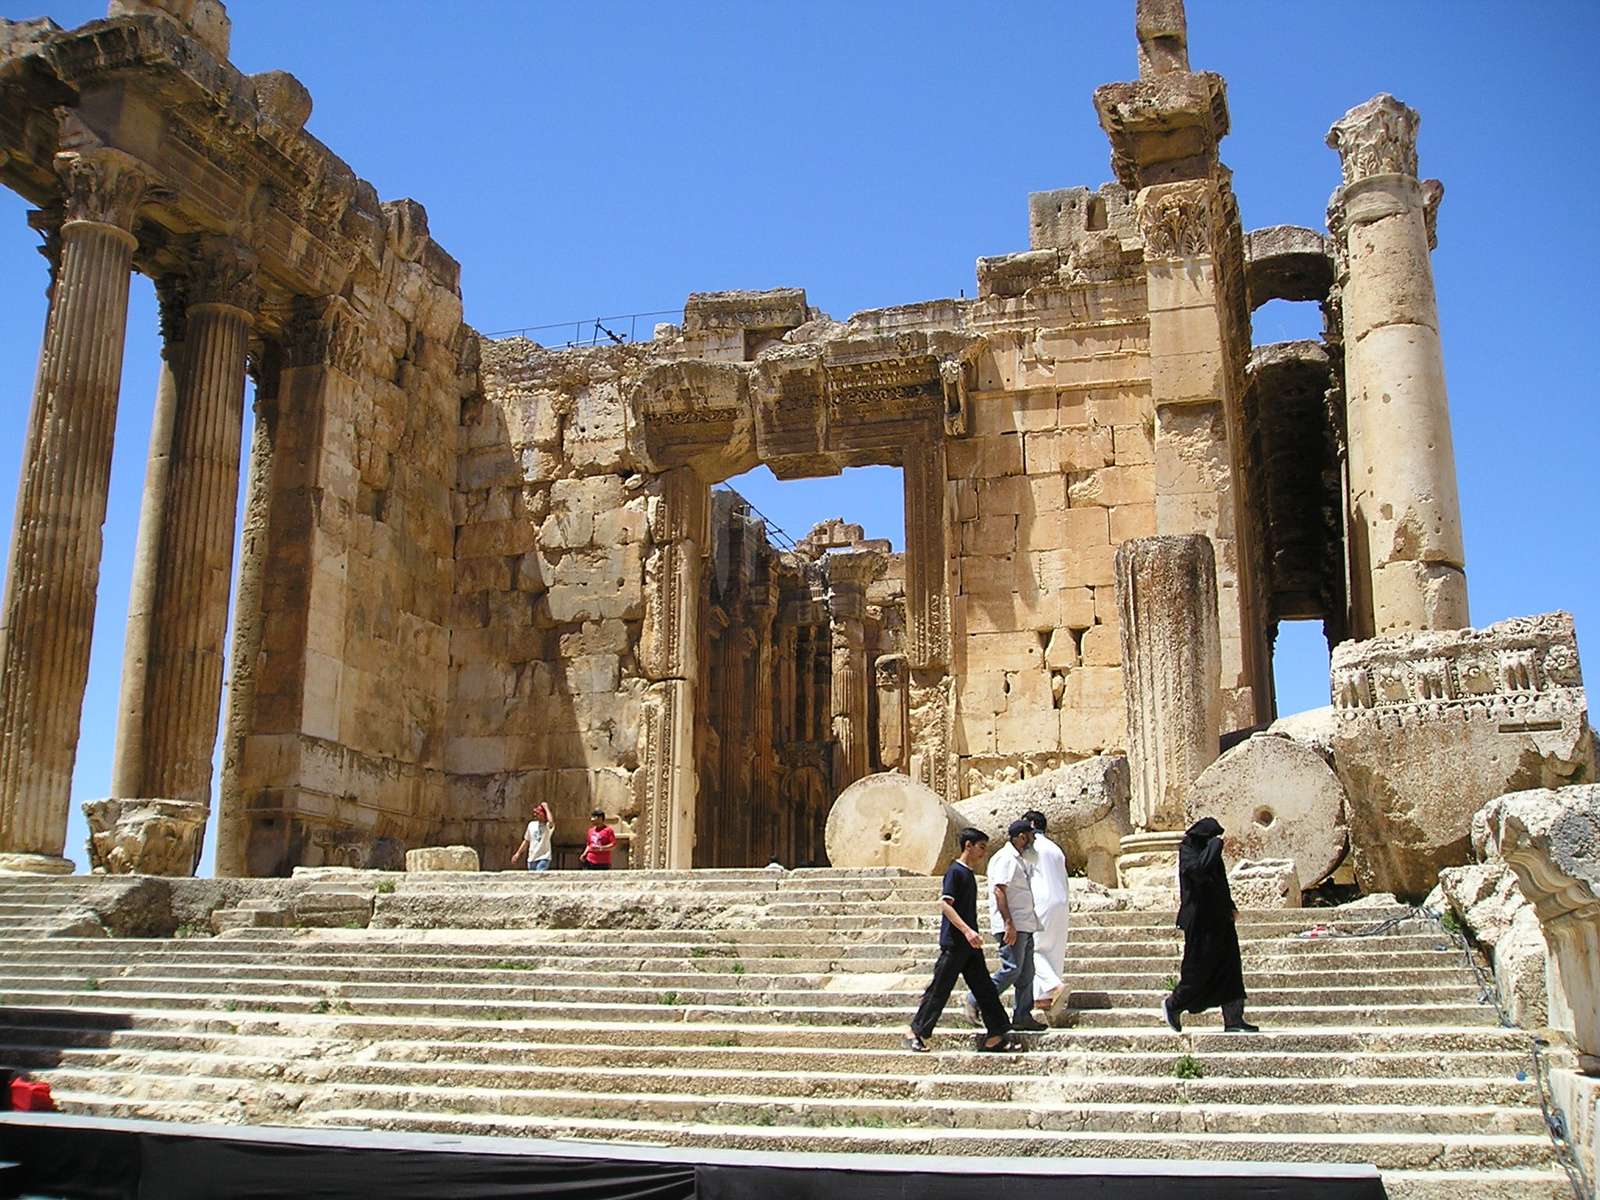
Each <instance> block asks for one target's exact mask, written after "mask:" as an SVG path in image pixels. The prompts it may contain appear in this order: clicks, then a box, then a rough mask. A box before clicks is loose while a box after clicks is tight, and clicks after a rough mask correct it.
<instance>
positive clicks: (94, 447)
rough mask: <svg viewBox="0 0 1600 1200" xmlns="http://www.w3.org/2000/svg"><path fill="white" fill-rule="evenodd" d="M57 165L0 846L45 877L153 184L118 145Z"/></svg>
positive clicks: (74, 729)
mask: <svg viewBox="0 0 1600 1200" xmlns="http://www.w3.org/2000/svg"><path fill="white" fill-rule="evenodd" d="M57 169H58V171H59V172H60V173H61V175H62V177H63V180H64V182H65V183H66V185H67V200H68V203H67V220H66V221H65V222H64V223H63V225H62V228H61V263H60V268H59V271H58V273H57V277H56V282H55V286H54V289H53V290H52V294H51V303H50V316H49V320H48V322H47V323H46V326H45V335H44V348H43V351H42V353H41V355H40V361H39V376H38V382H37V384H36V386H35V390H34V398H33V410H32V414H31V415H30V417H29V423H28V443H27V451H26V458H25V460H24V465H23V470H22V484H21V487H20V489H19V493H18V497H17V513H16V527H15V533H14V535H13V538H12V544H11V562H10V571H9V573H8V575H7V579H6V596H5V609H4V618H3V625H0V852H5V853H9V854H18V855H28V856H39V861H38V862H37V863H36V865H37V867H38V868H39V869H44V870H52V869H55V870H59V869H60V864H61V862H62V859H61V855H62V852H63V850H64V849H65V846H66V834H67V811H68V806H69V805H70V803H71V797H72V769H73V765H74V763H75V761H76V758H77V750H78V723H79V719H80V717H81V715H82V711H83V691H84V685H85V684H86V682H87V680H88V675H89V641H90V636H91V634H92V632H93V629H94V606H95V592H96V589H97V587H98V585H99V580H100V551H101V544H102V543H101V538H102V531H101V526H102V525H103V524H104V522H105V515H106V500H107V493H108V490H109V488H110V483H111V446H112V437H113V435H114V433H115V430H116V411H117V392H118V388H119V386H120V384H121V381H122V347H123V342H124V339H125V335H126V332H127V319H128V279H129V271H130V269H131V266H132V262H133V250H134V246H135V241H134V238H133V235H132V234H131V233H130V232H129V229H130V228H131V226H132V223H133V217H134V213H135V211H136V209H137V205H138V201H139V199H140V198H141V196H142V194H143V188H144V184H143V179H142V177H141V176H140V175H138V173H137V171H136V170H135V169H134V168H133V166H132V161H131V160H129V159H127V157H126V156H125V155H121V154H118V153H117V152H116V151H109V150H101V151H90V152H85V153H84V154H81V155H80V154H70V155H69V154H63V155H60V156H58V158H57ZM14 865H23V866H26V865H28V864H27V863H18V864H14Z"/></svg>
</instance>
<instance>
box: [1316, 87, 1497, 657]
mask: <svg viewBox="0 0 1600 1200" xmlns="http://www.w3.org/2000/svg"><path fill="white" fill-rule="evenodd" d="M1417 124H1418V118H1417V114H1416V113H1415V112H1414V111H1412V110H1411V109H1409V108H1407V107H1406V106H1405V105H1403V104H1401V103H1400V102H1399V101H1397V100H1395V99H1394V97H1392V96H1382V95H1380V96H1377V97H1374V98H1373V99H1372V100H1369V101H1368V102H1367V103H1366V104H1363V105H1361V106H1359V107H1358V108H1354V109H1352V110H1351V111H1350V112H1349V113H1347V114H1345V116H1344V118H1343V119H1342V120H1341V121H1339V122H1338V123H1337V124H1336V125H1335V126H1334V127H1333V129H1332V131H1331V132H1330V133H1329V134H1328V143H1329V145H1331V146H1333V147H1334V148H1335V149H1337V150H1338V151H1339V155H1340V159H1341V161H1342V163H1343V167H1344V186H1343V187H1342V188H1341V189H1340V191H1339V192H1338V193H1337V194H1336V196H1335V198H1334V203H1333V205H1332V207H1331V210H1330V224H1331V226H1332V227H1333V230H1334V235H1335V238H1336V241H1337V243H1338V246H1339V250H1340V258H1341V267H1342V271H1341V275H1342V279H1341V284H1342V293H1343V316H1344V345H1345V362H1346V407H1347V422H1348V441H1349V448H1350V450H1349V453H1350V515H1351V524H1352V526H1353V527H1354V528H1353V529H1352V534H1353V539H1352V540H1353V546H1352V550H1353V551H1354V552H1355V554H1354V557H1355V558H1356V561H1355V563H1354V564H1353V569H1354V571H1355V572H1358V573H1361V574H1363V575H1364V576H1365V582H1366V583H1367V585H1368V588H1370V592H1369V591H1368V588H1356V589H1353V590H1352V598H1353V600H1354V599H1355V598H1357V597H1359V598H1360V599H1361V600H1362V601H1363V603H1362V606H1361V610H1360V611H1355V612H1353V613H1352V617H1353V620H1352V626H1353V628H1352V633H1353V634H1355V636H1358V637H1363V636H1371V635H1373V634H1379V635H1381V634H1386V633H1397V632H1404V631H1407V630H1423V629H1459V628H1464V627H1466V626H1467V625H1468V624H1469V620H1468V611H1467V582H1466V573H1465V571H1464V566H1465V561H1466V559H1465V554H1464V551H1463V546H1462V538H1461V504H1460V500H1459V497H1458V494H1457V490H1456V468H1455V451H1454V448H1453V446H1452V442H1451V434H1450V408H1449V401H1448V397H1447V395H1446V391H1445V382H1444V355H1443V351H1442V349H1441V347H1440V343H1439V313H1438V306H1437V303H1436V301H1435V298H1434V288H1433V272H1432V268H1431V266H1430V263H1429V249H1430V242H1431V230H1430V217H1431V213H1432V210H1433V205H1434V204H1435V203H1436V202H1437V200H1438V197H1439V194H1440V189H1439V188H1438V185H1437V184H1424V183H1422V182H1419V181H1418V179H1417V154H1416V131H1417ZM1352 607H1353V608H1354V607H1355V606H1354V604H1353V605H1352Z"/></svg>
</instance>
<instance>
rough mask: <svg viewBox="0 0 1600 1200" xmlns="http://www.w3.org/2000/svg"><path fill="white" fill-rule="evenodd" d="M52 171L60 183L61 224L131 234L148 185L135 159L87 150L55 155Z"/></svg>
mask: <svg viewBox="0 0 1600 1200" xmlns="http://www.w3.org/2000/svg"><path fill="white" fill-rule="evenodd" d="M55 168H56V175H57V176H58V177H59V178H60V180H61V191H62V197H61V198H62V204H63V208H64V223H66V224H69V225H70V224H72V223H73V222H76V221H86V222H90V223H92V224H96V225H110V226H113V227H115V228H117V229H120V230H122V231H123V232H124V233H128V232H131V231H132V229H133V222H134V218H135V217H137V216H138V215H139V204H140V202H141V201H143V199H144V195H145V189H146V187H147V186H148V185H149V178H148V176H146V174H145V172H144V169H143V168H142V167H141V166H140V165H139V162H138V160H137V159H135V158H134V157H133V156H132V155H128V154H124V153H123V152H122V151H120V150H111V149H108V148H106V147H103V146H101V147H91V148H85V149H82V150H70V151H63V152H62V153H60V154H57V155H56V158H55Z"/></svg>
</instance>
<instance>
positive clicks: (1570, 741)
mask: <svg viewBox="0 0 1600 1200" xmlns="http://www.w3.org/2000/svg"><path fill="white" fill-rule="evenodd" d="M1331 675H1332V687H1333V694H1334V704H1335V710H1336V723H1335V726H1334V730H1333V735H1332V742H1331V750H1332V754H1333V765H1334V770H1335V771H1336V772H1337V773H1338V775H1339V778H1340V780H1341V782H1342V783H1343V784H1344V787H1345V792H1346V795H1347V796H1348V813H1349V821H1350V840H1351V846H1352V852H1353V857H1354V865H1355V869H1356V874H1357V877H1358V878H1359V879H1360V880H1361V883H1362V886H1363V887H1365V888H1366V889H1367V890H1368V891H1389V892H1394V893H1396V894H1397V895H1402V896H1413V897H1421V896H1425V895H1426V894H1427V893H1428V892H1429V891H1431V890H1432V888H1433V885H1434V883H1435V882H1436V881H1437V878H1438V873H1439V871H1440V869H1441V868H1443V867H1448V866H1461V865H1464V864H1466V863H1467V862H1469V861H1470V860H1471V826H1472V819H1473V816H1474V814H1476V813H1477V812H1478V810H1479V809H1480V808H1482V807H1483V806H1484V805H1485V804H1487V803H1488V802H1489V801H1490V800H1492V799H1493V798H1495V797H1496V796H1499V795H1502V794H1505V793H1507V792H1512V791H1521V790H1525V789H1529V788H1539V787H1559V786H1562V785H1563V784H1565V783H1567V782H1568V781H1569V780H1571V779H1573V778H1592V777H1593V772H1594V757H1595V754H1594V735H1593V731H1592V730H1591V729H1590V727H1589V722H1588V704H1587V700H1586V697H1585V694H1584V691H1583V688H1582V687H1581V686H1579V685H1581V682H1582V675H1581V671H1580V668H1579V663H1578V655H1577V641H1576V638H1575V637H1574V635H1573V632H1572V619H1571V617H1570V616H1568V615H1567V614H1565V613H1552V614H1546V615H1544V616H1540V617H1529V618H1516V619H1514V620H1510V621H1502V622H1500V623H1499V624H1496V625H1491V626H1489V627H1488V628H1486V629H1477V630H1475V629H1456V630H1435V631H1432V632H1428V633H1414V634H1403V635H1395V636H1392V637H1385V638H1373V639H1370V640H1369V641H1365V642H1345V643H1343V644H1342V645H1340V646H1337V647H1335V648H1334V652H1333V660H1332V664H1331Z"/></svg>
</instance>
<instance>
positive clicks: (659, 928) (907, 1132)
mask: <svg viewBox="0 0 1600 1200" xmlns="http://www.w3.org/2000/svg"><path fill="white" fill-rule="evenodd" d="M200 882H202V881H196V884H197V885H198V884H199V883H200ZM130 886H131V885H130V884H129V882H128V881H126V880H94V879H83V878H77V879H33V878H26V879H25V878H16V877H11V878H6V879H3V880H0V1064H3V1065H7V1066H11V1067H14V1068H16V1069H19V1070H25V1071H29V1072H31V1073H32V1074H33V1075H34V1076H35V1077H38V1078H43V1079H47V1080H49V1081H50V1082H51V1084H52V1087H53V1089H54V1092H55V1095H56V1098H57V1101H58V1103H59V1104H60V1106H61V1107H62V1108H63V1109H64V1110H66V1111H69V1112H74V1113H82V1114H88V1115H96V1116H116V1117H145V1118H156V1119H165V1120H173V1121H191V1122H213V1123H214V1122H238V1123H251V1124H268V1123H271V1124H291V1125H312V1126H343V1127H366V1128H374V1129H392V1130H411V1131H425V1132H434V1133H448V1134H467V1133H471V1134H491V1135H507V1136H540V1137H571V1138H586V1139H597V1140H607V1141H615V1140H630V1141H634V1140H637V1141H645V1142H653V1143H665V1144H670V1145H679V1146H717V1147H726V1148H740V1149H768V1150H804V1151H827V1152H851V1151H872V1152H888V1153H913V1154H919V1153H939V1154H964V1155H965V1154H984V1155H1000V1156H1005V1155H1047V1156H1048V1155H1061V1156H1078V1157H1114V1158H1161V1159H1171V1158H1182V1159H1215V1160H1232V1161H1297V1162H1371V1163H1374V1164H1376V1165H1377V1166H1378V1167H1379V1168H1380V1169H1381V1170H1382V1172H1383V1174H1384V1180H1385V1185H1386V1187H1387V1189H1388V1192H1389V1194H1390V1195H1391V1196H1393V1197H1398V1198H1402V1200H1435V1198H1439V1200H1442V1198H1444V1197H1446V1196H1448V1197H1452V1198H1477V1197H1485V1198H1487V1197H1495V1198H1500V1197H1506V1198H1509V1197H1518V1198H1519V1200H1564V1198H1565V1197H1568V1196H1570V1194H1571V1193H1570V1189H1569V1187H1568V1185H1567V1181H1566V1179H1565V1176H1563V1175H1562V1173H1561V1172H1560V1170H1559V1168H1558V1167H1557V1165H1556V1163H1555V1160H1554V1158H1553V1156H1552V1153H1551V1150H1550V1144H1549V1140H1548V1138H1547V1136H1546V1133H1545V1129H1544V1124H1543V1120H1542V1117H1541V1114H1540V1109H1539V1102H1538V1095H1537V1092H1536V1090H1535V1086H1534V1084H1533V1082H1532V1081H1531V1071H1532V1068H1531V1064H1530V1060H1529V1057H1528V1037H1527V1035H1526V1034H1523V1033H1521V1032H1519V1031H1516V1030H1509V1029H1503V1028H1500V1027H1499V1026H1498V1024H1497V1022H1496V1017H1495V1012H1494V1009H1493V1007H1492V1006H1491V1005H1489V1004H1487V1003H1485V1002H1484V1001H1483V1000H1482V998H1481V992H1480V989H1479V986H1478V984H1477V982H1476V981H1475V979H1474V977H1473V975H1472V973H1471V971H1470V970H1469V969H1468V968H1467V967H1466V966H1465V965H1464V962H1463V957H1462V953H1461V951H1460V949H1459V947H1458V946H1457V945H1456V944H1455V943H1454V941H1453V939H1452V938H1450V937H1449V936H1448V935H1447V934H1444V933H1443V932H1442V931H1440V930H1439V929H1438V928H1437V927H1436V926H1433V925H1431V924H1430V923H1426V922H1420V921H1416V920H1414V919H1406V918H1408V917H1409V910H1406V909H1402V908H1394V907H1386V906H1383V905H1381V904H1377V905H1375V904H1371V903H1367V904H1363V905H1360V906H1356V907H1352V908H1347V909H1331V910H1330V909H1323V910H1316V911H1315V912H1314V913H1313V912H1300V911H1271V912H1267V911H1261V912H1247V913H1244V914H1241V918H1240V934H1241V939H1242V941H1243V944H1244V948H1245V978H1246V984H1247V986H1249V988H1250V991H1251V999H1250V1010H1249V1011H1250V1013H1251V1016H1252V1019H1254V1020H1256V1021H1257V1022H1258V1023H1259V1024H1261V1025H1262V1026H1263V1029H1264V1032H1263V1033H1261V1034H1259V1035H1243V1034H1225V1033H1223V1032H1222V1031H1221V1030H1220V1027H1219V1022H1218V1018H1217V1015H1216V1014H1215V1013H1210V1014H1206V1015H1204V1016H1201V1017H1191V1018H1188V1019H1187V1020H1186V1026H1188V1027H1191V1028H1192V1032H1190V1031H1186V1032H1185V1033H1184V1034H1182V1035H1178V1034H1174V1033H1172V1032H1171V1031H1169V1030H1168V1029H1167V1028H1166V1027H1165V1025H1164V1024H1162V1022H1161V1019H1160V1017H1159V1015H1158V1012H1157V1005H1158V1002H1159V1000H1160V997H1161V996H1162V994H1163V993H1164V991H1165V989H1166V986H1167V984H1166V977H1167V976H1169V975H1171V974H1173V973H1174V972H1176V970H1177V963H1178V956H1179V950H1180V943H1179V940H1178V933H1177V931H1176V930H1174V929H1173V928H1172V927H1171V917H1170V914H1169V913H1167V912H1138V911H1132V912H1130V911H1104V912H1089V913H1079V914H1077V915H1076V916H1075V917H1074V921H1073V931H1072V939H1071V943H1070V948H1069V956H1068V970H1069V972H1070V977H1069V979H1068V981H1067V986H1068V988H1069V989H1070V992H1071V994H1070V996H1069V997H1068V998H1067V1001H1066V1003H1064V1004H1062V1005H1060V1006H1058V1008H1057V1010H1056V1012H1055V1014H1054V1020H1053V1023H1054V1024H1055V1026H1056V1027H1055V1028H1053V1029H1052V1030H1051V1031H1050V1032H1048V1033H1045V1034H1039V1035H1036V1036H1033V1037H1031V1038H1030V1039H1029V1040H1030V1042H1031V1049H1030V1052H1029V1053H1026V1054H1016V1055H989V1054H984V1055H980V1054H976V1053H974V1052H973V1041H974V1037H973V1031H972V1030H971V1029H970V1028H968V1027H967V1026H966V1024H965V1021H964V1020H963V1018H962V1017H961V1014H960V1011H959V1006H958V1005H957V1004H956V1003H955V1002H952V1004H951V1005H950V1007H949V1008H948V1009H947V1012H946V1016H945V1019H944V1020H943V1022H942V1023H941V1025H940V1028H939V1030H938V1032H937V1033H936V1035H935V1039H934V1042H933V1045H934V1050H935V1052H934V1053H932V1054H926V1055H916V1054H911V1053H908V1052H906V1051H904V1050H903V1049H902V1048H901V1038H902V1036H903V1033H904V1027H905V1023H906V1021H907V1020H908V1019H909V1017H910V1013H911V1011H912V1009H913V1008H914V1007H915V1004H916V1000H917V997H918V996H919V994H920V992H921V989H922V987H923V986H924V984H925V983H926V981H927V975H928V970H929V968H930V966H931V960H932V954H933V949H934V939H935V929H936V925H937V918H936V915H935V905H936V897H937V881H935V880H931V879H927V878H923V877H918V876H909V875H901V874H898V873H894V872H870V871H869V872H862V871H836V870H817V871H797V872H792V873H788V874H782V875H779V874H777V873H775V872H771V873H769V872H761V871H703V872H694V873H693V874H692V875H691V874H689V873H669V872H648V873H647V872H619V873H616V874H614V875H611V876H604V877H602V876H596V875H593V874H578V873H560V872H556V873H550V874H545V875H525V874H520V873H516V874H512V873H507V874H499V875H425V876H424V875H411V876H404V875H402V876H394V875H390V876H387V877H385V876H381V875H378V874H376V873H355V872H329V873H324V874H321V875H317V876H314V877H311V878H309V879H308V881H307V883H306V884H305V888H306V890H309V891H310V892H313V893H316V892H321V893H325V894H329V895H331V896H332V898H333V899H335V900H339V899H341V898H342V900H344V901H349V902H350V903H349V905H347V908H348V909H350V910H351V911H355V910H359V911H362V912H365V911H366V909H365V908H364V907H363V906H364V904H365V903H366V901H365V900H363V899H362V897H366V898H367V899H370V901H371V909H370V911H371V916H370V920H369V921H368V923H367V926H366V927H364V928H363V927H359V923H358V922H352V923H353V924H357V925H358V927H356V928H316V929H307V928H294V927H283V928H279V927H262V928H237V929H234V930H233V931H231V932H229V933H227V934H225V935H223V936H219V937H205V936H190V937H163V938H130V937H117V938H108V937H104V936H102V937H84V936H50V934H51V932H52V931H59V930H60V929H62V928H67V929H70V930H71V931H73V932H77V933H82V932H84V930H85V924H84V922H83V921H82V920H81V919H75V920H74V921H66V920H65V919H64V917H63V914H66V913H81V912H82V910H83V908H84V906H85V905H87V906H89V907H90V908H91V909H92V908H96V907H105V905H106V903H109V902H110V901H113V900H114V899H115V894H116V889H118V888H122V889H127V888H128V887H130ZM231 886H233V887H234V888H235V895H234V899H235V901H237V898H238V896H237V889H238V888H239V887H244V886H246V885H245V884H242V883H241V884H236V885H231ZM261 886H262V887H263V889H266V888H267V887H268V881H262V884H261ZM273 886H275V887H276V888H277V889H278V890H277V891H276V892H274V893H273V895H276V896H281V895H282V894H283V892H282V888H283V883H282V881H277V882H276V883H275V884H274V885H273ZM329 895H324V897H323V898H324V899H328V898H329ZM97 897H98V899H97ZM313 907H315V906H313ZM323 907H324V908H326V907H327V905H324V906H323ZM333 907H335V908H337V907H338V906H337V904H335V905H334V906H333ZM1314 920H1320V921H1323V922H1326V923H1328V924H1330V925H1332V926H1333V927H1334V928H1335V929H1336V930H1338V931H1339V933H1340V934H1345V935H1354V934H1358V933H1363V932H1366V931H1370V930H1373V929H1375V928H1378V927H1381V926H1384V925H1385V924H1386V923H1388V924H1390V925H1391V926H1392V927H1389V928H1383V929H1381V930H1380V931H1379V932H1376V933H1374V934H1372V935H1371V936H1334V937H1329V938H1317V939H1307V938H1303V937H1300V936H1298V935H1299V934H1300V933H1301V932H1302V931H1304V930H1305V929H1306V928H1308V926H1309V925H1310V923H1311V922H1312V921H1314ZM90 924H92V922H90ZM184 932H189V930H187V929H185V930H184ZM991 957H992V955H991Z"/></svg>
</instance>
